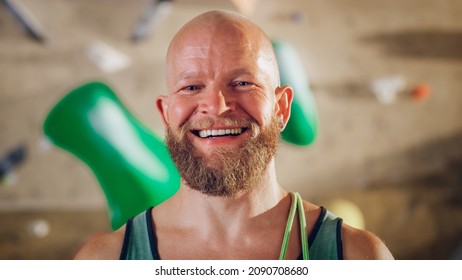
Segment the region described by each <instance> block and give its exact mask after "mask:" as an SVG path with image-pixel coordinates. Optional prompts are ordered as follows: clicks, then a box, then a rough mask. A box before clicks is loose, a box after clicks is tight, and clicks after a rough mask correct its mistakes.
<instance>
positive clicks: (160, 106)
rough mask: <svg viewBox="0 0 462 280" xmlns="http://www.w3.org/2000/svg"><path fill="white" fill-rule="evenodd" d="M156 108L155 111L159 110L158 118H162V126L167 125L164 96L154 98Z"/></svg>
mask: <svg viewBox="0 0 462 280" xmlns="http://www.w3.org/2000/svg"><path fill="white" fill-rule="evenodd" d="M156 106H157V110H159V113H160V116H161V117H162V121H163V122H164V125H165V126H167V125H168V114H167V112H168V97H167V96H165V95H160V96H159V97H157V98H156Z"/></svg>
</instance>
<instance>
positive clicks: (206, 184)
mask: <svg viewBox="0 0 462 280" xmlns="http://www.w3.org/2000/svg"><path fill="white" fill-rule="evenodd" d="M209 122H213V120H209ZM243 122H246V123H247V124H248V126H249V128H248V129H250V130H251V134H252V135H251V136H250V137H249V138H248V139H247V140H246V141H245V142H244V143H243V144H242V145H241V147H239V148H238V149H236V148H220V149H217V150H216V151H215V152H214V153H213V154H212V155H206V154H204V153H202V152H201V151H199V150H197V149H196V148H195V147H194V146H193V145H192V143H191V141H190V140H189V139H188V137H186V136H185V135H186V133H189V131H190V127H192V126H193V124H188V123H186V124H184V125H183V127H182V128H181V132H180V133H179V134H180V135H179V136H177V135H175V134H174V133H173V131H172V129H171V128H170V126H169V127H167V132H166V137H165V142H166V144H167V147H168V149H169V151H170V155H171V157H172V159H173V162H174V163H175V165H176V167H177V169H178V171H179V173H180V175H181V178H182V179H183V180H184V181H185V182H186V183H187V185H188V186H189V187H191V188H192V189H195V190H198V191H200V192H202V193H203V194H206V195H210V196H220V197H231V196H234V195H236V194H238V193H240V192H244V191H248V190H251V189H252V187H254V186H256V185H257V184H258V182H259V181H260V179H261V178H262V176H263V173H264V171H265V170H266V168H267V167H268V164H269V163H270V161H271V159H272V158H273V157H274V155H275V154H276V150H277V146H278V143H279V135H280V134H279V132H280V123H279V121H278V120H277V119H276V117H275V116H273V117H272V119H271V122H270V123H269V124H268V126H267V127H265V128H264V129H262V130H261V132H260V129H259V127H258V126H257V124H256V123H254V122H250V123H249V122H247V121H243ZM240 123H242V121H241V122H240Z"/></svg>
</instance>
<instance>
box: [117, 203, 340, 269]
mask: <svg viewBox="0 0 462 280" xmlns="http://www.w3.org/2000/svg"><path fill="white" fill-rule="evenodd" d="M297 195H298V194H297ZM292 203H295V202H294V199H292ZM152 209H153V208H152V207H151V208H149V209H147V210H146V211H145V212H143V213H141V214H139V215H137V216H135V217H133V218H131V219H129V220H128V221H127V224H126V228H125V237H124V241H123V245H122V250H121V253H120V259H121V260H160V256H159V252H158V251H157V238H156V235H155V229H154V225H153V223H152ZM301 210H302V211H303V208H302V209H301ZM341 227H342V219H341V218H338V217H336V216H335V215H333V214H332V213H330V212H329V211H327V210H326V209H325V208H324V207H321V213H320V215H319V217H318V219H317V221H316V223H315V226H314V228H313V231H312V233H311V235H310V236H309V237H308V240H307V241H308V248H309V259H313V260H341V259H343V249H342V235H341ZM302 238H303V237H302ZM283 246H284V245H283ZM307 251H308V250H307ZM298 259H303V255H302V254H300V256H299V258H298Z"/></svg>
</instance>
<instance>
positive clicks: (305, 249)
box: [295, 193, 310, 260]
mask: <svg viewBox="0 0 462 280" xmlns="http://www.w3.org/2000/svg"><path fill="white" fill-rule="evenodd" d="M295 195H296V196H297V202H298V203H297V204H298V217H299V220H300V238H301V239H302V254H303V259H304V260H309V259H310V254H309V252H308V237H307V235H306V218H305V210H304V208H303V200H302V197H301V196H300V194H299V193H296V194H295Z"/></svg>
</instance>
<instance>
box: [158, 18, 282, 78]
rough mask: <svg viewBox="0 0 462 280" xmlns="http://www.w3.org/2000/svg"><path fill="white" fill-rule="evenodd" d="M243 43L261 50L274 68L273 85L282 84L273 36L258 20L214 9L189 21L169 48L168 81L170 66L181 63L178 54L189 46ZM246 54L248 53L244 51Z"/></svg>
mask: <svg viewBox="0 0 462 280" xmlns="http://www.w3.org/2000/svg"><path fill="white" fill-rule="evenodd" d="M228 40H229V41H230V42H233V43H237V42H239V43H241V44H242V46H243V47H246V48H247V49H248V50H250V51H253V52H254V53H255V52H258V54H257V55H258V56H259V59H264V60H266V61H267V62H268V64H267V65H268V66H266V67H271V68H272V69H266V70H268V71H270V72H272V76H273V77H272V84H273V87H276V86H278V85H279V71H278V67H277V61H276V57H275V54H274V50H273V47H272V44H271V40H270V39H269V38H268V36H267V35H266V34H265V32H264V31H263V30H262V29H261V28H260V27H259V26H258V25H256V24H254V23H253V22H251V21H249V20H248V19H246V18H245V17H243V16H241V15H239V14H238V13H235V12H230V11H210V12H206V13H203V14H201V15H199V16H197V17H195V18H193V19H192V20H191V21H189V22H188V23H186V24H185V25H184V26H183V27H182V28H181V29H180V30H179V31H178V33H177V34H176V35H175V36H174V37H173V39H172V41H171V43H170V46H169V48H168V52H167V67H166V70H167V73H166V74H167V83H168V86H170V82H169V80H170V78H171V77H170V76H171V71H170V68H171V67H172V66H173V65H174V64H175V63H178V61H176V58H178V55H179V54H180V53H181V52H182V50H183V49H184V48H185V47H191V46H207V45H211V46H212V47H220V46H219V43H220V42H222V43H223V42H225V41H228ZM242 55H246V53H242Z"/></svg>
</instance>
